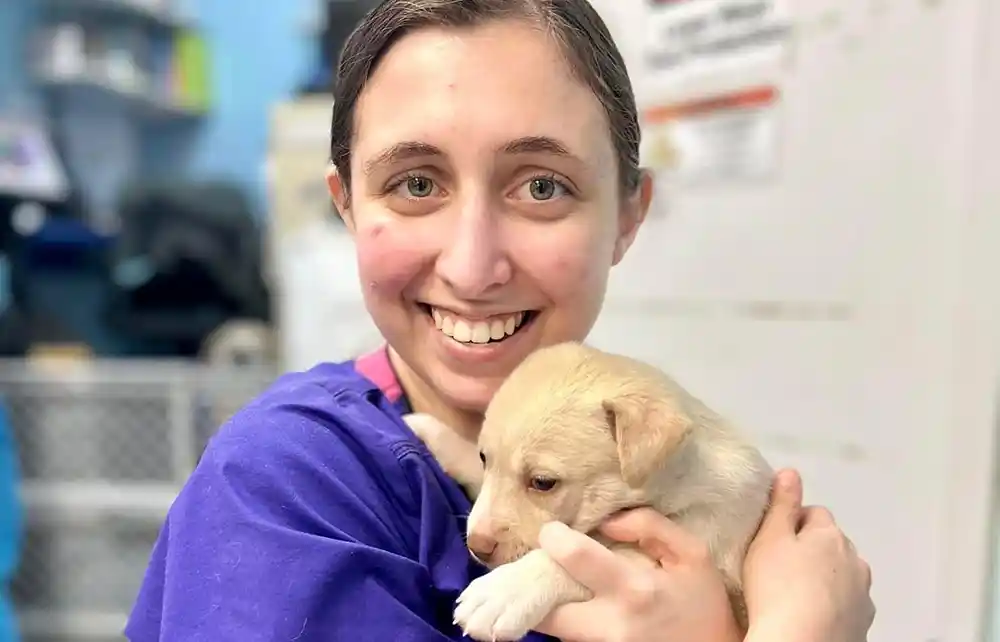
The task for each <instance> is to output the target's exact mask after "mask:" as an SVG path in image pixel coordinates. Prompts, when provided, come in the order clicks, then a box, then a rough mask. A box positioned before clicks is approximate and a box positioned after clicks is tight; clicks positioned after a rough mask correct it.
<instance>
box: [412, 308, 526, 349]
mask: <svg viewBox="0 0 1000 642" xmlns="http://www.w3.org/2000/svg"><path fill="white" fill-rule="evenodd" d="M431 316H432V317H433V319H434V325H435V326H436V327H437V328H438V330H440V331H441V332H442V333H444V334H445V335H447V336H449V337H451V338H452V339H454V340H455V341H458V342H459V343H476V344H483V343H489V342H490V341H491V340H493V341H502V340H503V339H505V338H507V337H509V336H510V335H512V334H514V333H515V332H517V330H518V328H519V327H520V326H521V324H522V323H523V322H524V312H517V313H515V314H512V315H510V316H507V317H495V318H493V319H489V320H482V321H472V320H469V319H461V318H456V317H454V316H452V315H451V314H450V313H449V312H446V311H442V310H440V309H438V308H431Z"/></svg>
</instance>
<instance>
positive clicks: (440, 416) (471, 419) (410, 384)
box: [389, 347, 483, 443]
mask: <svg viewBox="0 0 1000 642" xmlns="http://www.w3.org/2000/svg"><path fill="white" fill-rule="evenodd" d="M389 362H390V363H391V364H392V367H393V369H394V370H395V371H396V376H397V377H399V383H400V385H401V386H402V387H403V390H404V391H406V399H407V400H408V401H409V402H410V407H411V408H413V412H420V413H425V414H428V415H431V416H432V417H434V418H435V419H437V420H438V421H440V422H442V423H444V424H445V425H446V426H448V427H449V428H451V429H452V430H454V431H455V433H456V434H458V435H459V436H460V437H462V438H463V439H465V440H466V441H471V442H472V443H475V442H476V441H477V440H478V439H479V429H480V427H481V426H482V425H483V415H482V413H478V412H468V411H465V410H460V409H458V408H455V407H454V406H452V405H450V404H448V403H447V402H446V401H445V400H443V399H442V398H441V396H440V395H438V394H437V393H436V392H435V391H434V390H433V389H432V388H431V386H429V385H427V382H425V381H424V380H423V379H422V378H421V377H420V376H419V375H417V374H416V373H415V372H413V370H411V369H410V367H409V366H407V365H406V363H405V362H404V361H403V360H402V359H401V358H400V357H399V355H398V354H396V351H395V350H393V349H392V348H391V347H390V348H389Z"/></svg>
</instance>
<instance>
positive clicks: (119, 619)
mask: <svg viewBox="0 0 1000 642" xmlns="http://www.w3.org/2000/svg"><path fill="white" fill-rule="evenodd" d="M127 621H128V615H127V614H125V613H98V612H91V611H63V610H55V609H52V610H48V609H46V610H40V609H26V610H24V611H19V612H18V623H19V625H20V628H21V631H22V633H23V634H24V635H25V636H31V637H44V638H56V639H68V640H101V641H103V640H124V635H123V631H124V629H125V623H126V622H127Z"/></svg>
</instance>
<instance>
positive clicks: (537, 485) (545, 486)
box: [531, 477, 559, 493]
mask: <svg viewBox="0 0 1000 642" xmlns="http://www.w3.org/2000/svg"><path fill="white" fill-rule="evenodd" d="M557 483H559V480H558V479H552V478H551V477H532V478H531V487H532V488H533V489H535V490H537V491H541V492H543V493H546V492H548V491H550V490H552V489H553V488H555V487H556V484H557Z"/></svg>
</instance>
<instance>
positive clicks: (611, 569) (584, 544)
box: [538, 522, 627, 593]
mask: <svg viewBox="0 0 1000 642" xmlns="http://www.w3.org/2000/svg"><path fill="white" fill-rule="evenodd" d="M538 544H539V546H540V547H541V548H542V549H543V550H544V551H545V552H546V553H548V554H549V556H550V557H552V559H554V560H555V561H556V563H557V564H559V566H561V567H563V569H565V570H566V572H567V573H569V574H570V575H571V576H572V577H573V579H575V580H576V581H577V582H579V583H580V584H583V585H584V586H586V587H587V588H589V589H590V590H591V591H593V592H594V593H599V592H604V591H607V590H613V589H614V587H616V586H619V585H620V584H621V582H622V581H623V580H624V578H625V576H626V574H627V571H626V570H625V569H623V568H622V561H621V560H619V559H618V558H617V557H616V556H615V554H614V553H612V552H611V551H610V550H608V549H607V548H606V547H604V546H603V545H602V544H601V543H600V542H598V541H596V540H594V539H592V538H591V537H588V536H587V535H586V534H584V533H581V532H579V531H575V530H573V529H572V528H570V527H569V526H567V525H566V524H563V523H562V522H549V523H548V524H545V525H544V526H542V530H541V532H540V533H539V534H538Z"/></svg>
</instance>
